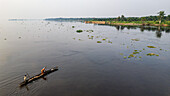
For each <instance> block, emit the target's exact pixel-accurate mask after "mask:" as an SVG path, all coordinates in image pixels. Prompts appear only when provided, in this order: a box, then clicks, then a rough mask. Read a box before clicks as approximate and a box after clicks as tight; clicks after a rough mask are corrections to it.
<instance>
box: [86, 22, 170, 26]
mask: <svg viewBox="0 0 170 96" xmlns="http://www.w3.org/2000/svg"><path fill="white" fill-rule="evenodd" d="M85 23H92V24H106V25H108V24H109V25H147V26H170V21H164V22H162V23H161V24H159V22H158V21H85Z"/></svg>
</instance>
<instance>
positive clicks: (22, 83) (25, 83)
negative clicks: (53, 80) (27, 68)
mask: <svg viewBox="0 0 170 96" xmlns="http://www.w3.org/2000/svg"><path fill="white" fill-rule="evenodd" d="M57 70H58V67H54V68H51V69H49V70H47V71H45V72H44V74H41V73H40V74H38V75H35V76H33V77H31V78H29V79H28V80H26V81H23V82H21V83H20V84H19V86H20V87H22V86H25V85H27V84H29V83H31V82H33V81H35V80H37V79H40V78H42V77H44V76H46V75H48V74H50V73H52V72H54V71H57Z"/></svg>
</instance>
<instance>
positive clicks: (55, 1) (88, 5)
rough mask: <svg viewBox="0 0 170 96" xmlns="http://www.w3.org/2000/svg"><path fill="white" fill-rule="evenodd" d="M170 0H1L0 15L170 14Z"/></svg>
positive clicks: (3, 16)
mask: <svg viewBox="0 0 170 96" xmlns="http://www.w3.org/2000/svg"><path fill="white" fill-rule="evenodd" d="M169 4H170V1H169V0H161V1H160V0H159V1H158V0H138V1H136V0H126V1H125V0H119V1H118V0H81V1H80V0H48V1H47V0H15V1H11V0H0V12H1V13H0V16H1V19H2V18H3V19H44V18H56V17H72V18H73V17H117V16H120V15H125V16H126V17H132V16H135V17H140V16H149V15H157V12H159V11H165V13H166V15H169V14H170V10H169V9H170V6H169Z"/></svg>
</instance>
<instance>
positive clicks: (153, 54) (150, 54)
mask: <svg viewBox="0 0 170 96" xmlns="http://www.w3.org/2000/svg"><path fill="white" fill-rule="evenodd" d="M146 55H147V56H159V54H155V53H148V54H146Z"/></svg>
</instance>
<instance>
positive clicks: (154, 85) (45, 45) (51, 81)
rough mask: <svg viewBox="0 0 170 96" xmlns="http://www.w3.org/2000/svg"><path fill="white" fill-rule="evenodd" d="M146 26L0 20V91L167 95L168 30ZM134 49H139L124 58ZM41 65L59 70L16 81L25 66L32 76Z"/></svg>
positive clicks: (3, 94)
mask: <svg viewBox="0 0 170 96" xmlns="http://www.w3.org/2000/svg"><path fill="white" fill-rule="evenodd" d="M72 26H75V28H72ZM79 29H82V30H83V32H82V33H77V32H76V30H79ZM146 29H147V28H144V30H141V28H138V27H132V28H129V27H121V26H119V28H118V26H104V25H93V24H84V23H80V22H55V21H43V20H39V21H5V20H4V21H1V22H0V96H7V95H10V96H47V95H48V96H52V95H53V96H56V95H58V96H169V95H170V63H169V62H170V34H169V31H167V30H163V29H161V30H162V31H160V30H159V31H158V30H156V29H154V28H151V29H154V30H146ZM87 30H88V32H87ZM89 30H93V32H91V31H89ZM97 41H101V42H102V43H97ZM147 46H154V47H156V48H148V47H147ZM134 50H137V52H139V53H138V54H133V55H135V56H136V57H131V58H128V56H129V55H130V54H132V53H133V52H134ZM148 53H155V54H158V55H159V56H158V55H157V56H147V55H146V54H148ZM125 57H127V58H125ZM44 66H47V69H50V68H52V67H54V66H59V70H58V71H56V72H54V73H51V74H49V75H48V76H46V79H47V80H44V79H39V80H37V81H35V82H33V83H31V84H28V85H27V86H25V87H23V88H19V87H18V85H19V83H20V82H22V81H23V76H24V75H25V73H26V72H27V73H28V74H29V75H30V76H33V75H36V74H38V73H40V70H41V68H43V67H44Z"/></svg>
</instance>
